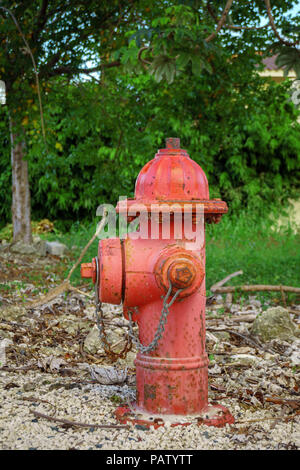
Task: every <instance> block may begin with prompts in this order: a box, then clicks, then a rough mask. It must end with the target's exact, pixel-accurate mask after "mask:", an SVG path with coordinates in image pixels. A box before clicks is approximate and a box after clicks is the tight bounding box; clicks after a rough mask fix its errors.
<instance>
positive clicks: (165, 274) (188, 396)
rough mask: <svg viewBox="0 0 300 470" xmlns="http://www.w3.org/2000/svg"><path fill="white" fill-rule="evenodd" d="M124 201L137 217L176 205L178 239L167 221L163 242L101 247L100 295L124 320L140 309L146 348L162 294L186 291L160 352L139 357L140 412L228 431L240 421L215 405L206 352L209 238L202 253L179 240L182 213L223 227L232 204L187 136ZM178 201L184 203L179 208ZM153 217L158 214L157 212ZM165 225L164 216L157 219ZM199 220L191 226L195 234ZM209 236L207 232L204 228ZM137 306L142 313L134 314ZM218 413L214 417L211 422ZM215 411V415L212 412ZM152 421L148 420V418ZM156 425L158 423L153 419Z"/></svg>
mask: <svg viewBox="0 0 300 470" xmlns="http://www.w3.org/2000/svg"><path fill="white" fill-rule="evenodd" d="M127 203H128V205H127V207H126V206H125V203H123V202H121V203H119V204H118V206H117V211H118V212H119V213H120V214H121V215H123V216H125V217H127V218H128V220H132V219H133V218H134V217H135V216H136V215H134V214H132V213H130V210H131V209H132V208H133V207H134V206H135V210H136V214H138V213H140V212H142V211H143V212H145V210H146V211H148V212H149V214H150V209H151V204H154V203H164V208H163V212H164V213H168V211H169V212H170V209H171V208H170V206H172V213H171V217H170V220H171V223H170V236H169V238H168V239H164V237H163V234H162V228H161V224H160V226H159V231H158V234H156V235H157V237H156V239H151V233H150V232H151V221H150V215H149V216H148V217H149V237H150V238H149V239H142V238H138V237H136V234H128V238H126V239H125V240H123V241H122V243H121V241H120V240H119V239H118V238H112V239H107V240H102V241H100V243H99V250H98V260H99V265H100V279H99V286H98V288H99V298H100V300H101V301H102V302H109V303H113V304H119V303H121V302H123V308H124V316H125V318H127V319H128V311H129V310H130V311H131V312H134V313H133V315H132V318H133V320H134V321H136V322H137V323H138V326H139V339H140V341H141V343H142V344H143V345H148V344H149V343H151V341H152V340H153V337H154V334H155V332H156V329H157V326H158V322H159V319H160V316H161V310H162V296H164V295H165V294H166V292H167V290H168V287H169V279H171V281H172V286H173V291H172V293H173V294H174V293H175V292H176V290H177V289H179V288H184V290H183V291H182V292H181V293H180V294H179V296H178V298H177V300H176V301H175V302H174V304H173V305H172V306H171V307H170V309H169V310H170V313H169V316H168V319H167V323H166V326H165V332H164V335H163V337H162V338H161V339H160V341H159V342H158V345H157V347H156V349H155V350H154V351H151V352H149V353H144V354H142V353H140V352H139V353H138V354H137V358H136V361H135V364H136V382H137V400H136V404H135V405H134V406H135V408H136V410H137V411H138V412H140V413H142V414H144V415H145V416H150V415H156V418H157V415H159V416H160V417H161V418H162V417H164V416H166V415H179V416H185V415H197V416H199V417H200V422H205V424H210V425H214V426H223V425H224V424H226V423H227V422H233V421H234V418H233V417H232V416H231V415H230V413H229V412H228V410H226V409H225V408H224V407H222V406H220V405H214V407H211V406H209V405H208V357H207V353H206V351H205V234H204V233H203V234H202V235H203V237H202V243H201V245H200V246H199V247H198V248H197V249H196V250H195V249H193V251H191V250H190V249H188V248H187V247H188V246H189V245H188V243H190V242H191V240H190V237H191V233H190V234H188V235H186V236H187V238H182V239H178V238H177V237H176V233H177V232H176V223H177V222H176V219H175V216H174V213H175V212H176V211H182V208H183V206H184V204H187V203H189V204H190V209H189V210H190V212H191V213H192V214H193V215H195V212H196V209H197V207H200V205H201V207H203V212H204V218H205V220H206V221H207V222H218V221H219V220H220V218H221V216H222V214H224V213H226V212H227V205H226V203H225V202H223V201H220V200H217V199H216V200H210V199H209V190H208V182H207V178H206V176H205V173H204V171H203V170H202V168H201V167H200V166H199V165H198V164H197V163H196V162H194V161H193V160H192V159H191V158H190V157H189V156H188V154H187V152H186V151H185V150H182V149H180V143H179V139H167V145H166V149H161V150H159V151H158V153H157V154H156V156H155V158H154V159H153V160H151V161H150V162H148V163H147V164H146V165H145V166H144V168H143V169H142V170H141V172H140V174H139V176H138V178H137V181H136V186H135V199H132V200H130V201H127ZM174 203H176V204H177V206H176V207H175V209H174V207H173V206H174ZM151 213H153V211H152V212H151ZM157 217H159V220H160V222H161V217H162V215H161V214H157ZM194 222H195V220H194V219H193V224H192V225H191V227H190V231H191V232H192V233H193V232H194V230H195V223H194ZM203 232H204V230H203ZM89 269H90V272H92V268H91V267H85V268H83V273H84V274H85V277H87V276H86V274H88V272H89ZM133 307H138V309H137V310H136V309H135V310H134V311H133ZM208 411H209V412H210V415H209V417H203V416H204V414H205V413H207V412H208ZM212 411H213V413H214V412H215V415H213V414H212ZM128 413H129V411H128V410H126V409H125V408H120V409H119V410H118V411H117V416H118V418H119V419H120V420H122V421H124V419H125V418H126V419H127V420H130V419H131V420H134V419H135V418H132V417H131V418H130V416H129V414H128ZM146 421H147V420H146ZM147 422H148V421H147ZM149 422H150V423H151V424H153V422H152V421H151V420H150V421H149Z"/></svg>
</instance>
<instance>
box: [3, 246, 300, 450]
mask: <svg viewBox="0 0 300 470" xmlns="http://www.w3.org/2000/svg"><path fill="white" fill-rule="evenodd" d="M65 267H66V261H64V260H60V259H59V258H56V257H44V258H36V259H32V258H30V257H20V256H16V255H12V254H9V253H0V362H1V366H0V395H1V401H0V403H1V405H0V410H1V411H0V448H1V449H3V450H4V449H95V450H96V449H103V450H104V449H110V450H111V449H124V450H130V449H151V450H153V449H156V450H157V449H161V450H163V449H165V450H172V449H186V450H194V449H207V450H208V449H213V450H221V449H222V450H225V449H249V450H250V449H261V450H263V449H272V450H277V449H281V450H293V449H294V450H296V449H298V448H299V443H300V399H299V376H300V374H299V364H298V363H297V354H298V353H299V339H296V338H292V339H291V340H290V341H283V340H279V339H278V340H277V339H274V340H272V341H270V342H269V343H266V344H262V343H261V342H259V341H258V340H257V339H255V338H254V337H253V336H252V335H251V326H252V324H253V321H254V320H255V317H256V316H257V315H259V314H260V313H261V311H262V306H261V303H260V301H259V300H258V299H257V298H255V297H254V296H253V297H250V298H249V299H248V300H247V301H246V302H245V301H243V303H230V304H228V302H227V303H225V300H224V299H222V297H220V296H217V297H216V298H213V299H210V300H209V302H208V304H207V311H206V318H207V321H206V326H207V337H206V347H207V352H208V355H209V359H210V363H209V370H208V374H209V390H208V392H209V401H210V402H211V403H212V402H217V403H220V404H222V405H225V406H226V407H228V409H229V410H230V412H231V413H232V415H233V416H234V418H235V423H234V424H227V425H226V426H225V427H223V428H216V427H212V426H206V425H204V424H201V425H199V420H197V417H190V422H191V424H190V425H189V426H175V427H173V426H171V425H170V424H169V423H168V422H166V425H165V426H163V427H160V428H158V429H156V430H154V429H153V428H150V429H148V428H147V427H145V426H143V425H128V426H124V425H121V424H120V423H119V422H118V421H117V420H116V418H115V415H114V412H115V410H116V408H117V407H118V406H120V405H121V404H124V405H128V403H130V402H131V401H132V400H134V398H135V366H134V358H135V355H136V351H135V350H134V349H132V350H131V351H130V352H129V354H128V356H127V358H126V359H119V360H118V361H117V362H114V363H112V362H111V361H110V360H109V358H108V357H107V356H106V354H105V352H104V351H103V349H101V344H100V343H99V344H98V343H97V336H96V339H95V338H94V340H93V341H94V343H92V342H91V341H90V342H88V341H87V338H88V337H89V338H90V337H91V331H92V332H93V331H95V317H94V311H95V309H94V303H93V291H92V286H91V285H89V284H88V283H87V284H84V285H83V286H80V288H79V290H80V292H74V291H73V292H69V293H65V294H62V295H60V296H59V297H57V298H56V299H54V300H52V301H50V302H49V303H47V304H45V305H42V306H40V307H36V308H31V309H30V308H26V306H27V305H28V302H29V301H31V300H33V299H36V298H38V296H39V295H40V294H43V293H45V292H46V290H47V289H51V288H52V287H54V286H56V285H57V284H59V282H60V281H61V279H62V276H63V273H64V271H65ZM89 296H92V297H89ZM286 308H287V309H288V311H289V313H290V317H291V319H292V321H293V322H294V324H295V325H296V326H297V327H298V328H299V324H300V307H299V305H293V304H291V305H288V306H286ZM104 312H105V318H106V326H107V331H108V335H109V337H111V338H112V341H113V342H114V343H115V345H116V346H115V347H116V350H118V348H121V347H122V344H123V342H124V341H125V340H126V337H127V332H128V324H127V321H126V320H124V319H123V317H122V308H121V307H115V306H111V305H105V308H104ZM92 339H93V338H92ZM1 348H2V349H1ZM109 367H110V369H109ZM103 371H104V372H103ZM105 426H109V427H105Z"/></svg>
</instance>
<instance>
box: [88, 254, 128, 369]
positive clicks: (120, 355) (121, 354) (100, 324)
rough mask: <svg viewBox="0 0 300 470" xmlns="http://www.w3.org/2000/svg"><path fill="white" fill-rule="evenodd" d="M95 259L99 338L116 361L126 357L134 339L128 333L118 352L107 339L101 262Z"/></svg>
mask: <svg viewBox="0 0 300 470" xmlns="http://www.w3.org/2000/svg"><path fill="white" fill-rule="evenodd" d="M95 259H96V268H97V279H96V283H95V299H96V323H97V327H98V331H99V338H100V341H101V343H102V345H103V349H104V351H105V353H106V354H107V355H108V356H109V358H110V359H111V360H112V361H113V362H115V361H116V360H117V359H119V358H121V359H124V358H125V357H126V355H127V353H128V352H129V351H130V350H131V348H132V341H131V338H130V336H129V333H128V337H127V340H126V343H125V346H124V348H123V349H122V351H120V352H119V353H117V352H115V351H113V350H112V349H111V345H110V344H109V342H108V340H107V334H106V331H105V327H104V315H103V310H102V303H101V302H100V300H99V293H98V289H99V264H98V259H97V258H95Z"/></svg>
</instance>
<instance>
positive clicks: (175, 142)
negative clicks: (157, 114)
mask: <svg viewBox="0 0 300 470" xmlns="http://www.w3.org/2000/svg"><path fill="white" fill-rule="evenodd" d="M135 199H136V200H137V201H139V202H145V203H146V202H148V203H149V202H156V201H181V202H184V201H191V200H208V199H209V189H208V181H207V178H206V175H205V173H204V171H203V169H202V168H201V167H200V165H198V163H196V162H195V161H194V160H192V159H191V158H190V157H189V155H188V153H187V152H186V150H183V149H181V148H180V140H179V139H178V138H173V137H171V138H168V139H167V140H166V148H165V149H160V150H159V151H158V153H157V154H156V155H155V158H154V159H152V160H151V161H150V162H148V163H147V164H146V165H145V166H144V167H143V168H142V170H141V171H140V173H139V175H138V177H137V180H136V185H135Z"/></svg>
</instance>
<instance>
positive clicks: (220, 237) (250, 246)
mask: <svg viewBox="0 0 300 470" xmlns="http://www.w3.org/2000/svg"><path fill="white" fill-rule="evenodd" d="M239 270H243V275H241V276H237V277H236V278H233V279H232V280H231V281H229V282H228V283H227V284H226V285H242V284H272V285H290V286H295V287H299V285H300V234H299V233H298V234H294V233H293V231H292V230H290V229H286V230H285V231H283V230H281V231H280V232H279V231H278V232H275V231H273V230H272V227H271V222H270V221H268V220H266V219H258V218H256V217H255V215H253V214H246V213H245V214H242V215H240V216H239V217H233V216H231V217H229V216H226V215H225V216H224V217H223V218H222V220H221V222H220V224H217V225H210V226H208V227H207V231H206V286H207V293H208V295H210V294H211V293H210V291H209V288H210V287H211V286H212V285H213V284H214V283H216V282H217V281H219V280H221V279H223V278H225V277H226V276H227V275H228V274H231V273H233V272H235V271H239ZM253 294H254V293H253ZM258 296H260V297H262V298H265V297H266V296H267V297H271V298H272V299H273V300H275V299H276V298H277V299H278V300H280V299H281V295H280V294H278V293H266V292H264V293H259V294H258ZM243 297H246V294H245V293H244V294H243ZM286 298H287V300H288V299H293V298H295V295H293V294H289V295H287V294H286Z"/></svg>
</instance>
